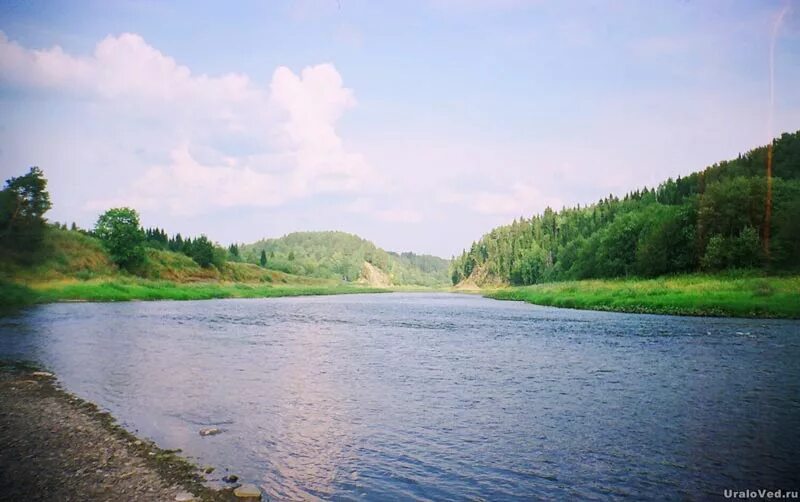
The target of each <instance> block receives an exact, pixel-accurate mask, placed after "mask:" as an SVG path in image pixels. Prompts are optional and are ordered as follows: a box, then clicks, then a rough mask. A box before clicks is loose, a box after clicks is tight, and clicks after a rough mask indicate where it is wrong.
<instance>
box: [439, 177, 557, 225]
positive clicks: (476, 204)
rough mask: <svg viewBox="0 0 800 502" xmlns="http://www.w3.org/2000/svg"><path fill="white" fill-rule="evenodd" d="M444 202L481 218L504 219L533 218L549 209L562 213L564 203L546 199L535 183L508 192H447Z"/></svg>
mask: <svg viewBox="0 0 800 502" xmlns="http://www.w3.org/2000/svg"><path fill="white" fill-rule="evenodd" d="M441 201H442V202H445V203H450V204H458V205H461V206H464V207H467V208H469V209H471V210H472V211H474V212H475V213H478V214H484V215H499V216H504V217H517V216H525V217H530V216H533V215H534V214H537V213H540V212H542V211H543V210H544V209H545V208H547V207H550V208H553V209H560V208H561V206H562V205H563V202H562V200H561V199H559V198H557V197H551V196H546V195H544V194H543V193H542V191H541V190H539V189H538V188H537V187H536V186H535V185H533V184H531V183H514V184H512V185H511V186H510V188H509V189H507V190H493V191H489V190H478V191H474V192H452V191H451V192H447V193H445V194H443V195H442V198H441Z"/></svg>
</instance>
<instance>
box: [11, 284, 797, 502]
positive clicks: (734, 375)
mask: <svg viewBox="0 0 800 502" xmlns="http://www.w3.org/2000/svg"><path fill="white" fill-rule="evenodd" d="M0 357H5V358H9V357H16V358H26V359H30V360H34V361H37V362H39V363H41V364H43V365H44V366H46V367H48V368H50V369H51V370H52V371H54V372H56V373H57V375H58V377H59V379H60V381H61V382H62V384H63V385H64V387H65V388H66V389H68V390H70V391H72V392H74V393H76V394H78V395H79V396H81V397H83V398H85V399H88V400H90V401H93V402H95V403H97V404H98V405H100V406H101V407H102V408H104V409H106V410H108V411H110V412H111V413H112V414H113V415H114V416H115V417H117V418H118V419H119V421H120V422H121V423H122V424H123V425H124V426H126V427H127V428H128V429H130V430H132V431H135V432H136V433H137V434H139V435H140V436H143V437H148V438H152V439H153V440H155V441H156V442H157V443H158V444H159V445H160V446H162V447H164V448H181V449H182V450H183V452H184V454H185V455H187V456H189V457H191V458H193V459H196V460H197V462H198V463H200V464H203V465H205V464H210V465H214V466H216V467H217V471H216V472H215V475H219V476H221V475H223V474H225V473H226V472H232V473H236V474H238V475H239V477H240V478H242V480H243V481H251V482H255V483H257V484H259V485H260V486H261V487H262V488H263V489H264V490H265V492H266V494H267V495H269V496H270V497H272V498H273V499H277V500H286V499H298V500H307V499H314V498H319V499H325V500H328V499H334V500H408V499H421V500H530V499H542V498H546V499H564V498H580V499H598V500H606V499H616V498H624V497H630V498H634V499H674V498H692V499H705V498H708V497H720V496H721V495H722V493H723V490H725V489H736V490H745V489H760V488H767V489H784V490H787V489H794V490H797V489H800V483H798V476H797V473H800V322H798V321H770V320H747V319H726V318H687V317H672V316H652V315H629V314H616V313H603V312H589V311H579V310H565V309H555V308H547V307H538V306H533V305H527V304H523V303H516V302H500V301H495V300H489V299H485V298H480V297H477V296H470V295H455V294H422V293H408V294H405V293H391V294H369V295H366V294H365V295H344V296H324V297H303V298H276V299H262V300H211V301H196V302H195V301H186V302H129V303H104V304H94V303H84V304H52V305H44V306H40V307H36V308H34V309H30V310H27V311H25V312H23V313H21V314H19V315H17V316H15V317H10V318H3V319H0ZM204 427H218V428H221V429H222V430H223V432H222V433H221V434H219V435H216V436H208V437H201V436H200V435H199V434H198V431H199V430H200V429H201V428H204Z"/></svg>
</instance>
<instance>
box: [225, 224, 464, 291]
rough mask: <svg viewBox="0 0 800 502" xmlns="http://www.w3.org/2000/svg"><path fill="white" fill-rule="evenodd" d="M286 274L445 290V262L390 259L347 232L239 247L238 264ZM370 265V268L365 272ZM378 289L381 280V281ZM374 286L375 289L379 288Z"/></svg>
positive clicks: (403, 256) (310, 234) (410, 256)
mask: <svg viewBox="0 0 800 502" xmlns="http://www.w3.org/2000/svg"><path fill="white" fill-rule="evenodd" d="M262 251H263V252H264V254H265V256H266V262H267V267H269V268H272V269H276V270H281V271H284V272H286V273H290V274H295V275H300V276H307V277H316V278H321V279H338V280H344V281H347V282H355V281H359V280H362V281H363V280H364V279H366V276H365V271H367V270H368V271H370V272H369V276H371V277H376V276H377V275H378V274H376V272H378V271H379V272H380V273H381V274H385V276H386V278H388V281H389V283H390V284H392V285H416V286H443V285H447V284H449V282H448V281H449V279H448V267H449V261H448V260H445V259H442V258H438V257H435V256H430V255H417V254H414V253H399V254H398V253H392V252H387V251H384V250H383V249H381V248H379V247H377V246H375V244H373V243H372V242H370V241H368V240H365V239H362V238H360V237H358V236H356V235H353V234H348V233H345V232H332V231H330V232H295V233H291V234H288V235H285V236H283V237H281V238H278V239H264V240H260V241H258V242H254V243H252V244H246V245H242V246H240V253H241V256H242V259H243V260H244V261H245V262H248V263H253V264H255V263H259V261H260V258H261V253H262ZM365 263H366V264H369V265H371V267H365V266H364V265H365ZM379 282H380V283H381V284H382V285H383V283H384V282H385V281H384V280H383V279H381V280H380V281H379ZM374 285H378V284H377V283H376V284H374Z"/></svg>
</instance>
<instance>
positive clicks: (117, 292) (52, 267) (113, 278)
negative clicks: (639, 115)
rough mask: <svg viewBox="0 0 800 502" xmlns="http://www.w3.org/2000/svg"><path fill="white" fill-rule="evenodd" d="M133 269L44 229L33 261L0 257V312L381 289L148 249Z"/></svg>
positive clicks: (74, 236)
mask: <svg viewBox="0 0 800 502" xmlns="http://www.w3.org/2000/svg"><path fill="white" fill-rule="evenodd" d="M136 272H137V275H136V276H134V275H130V274H127V273H125V272H121V271H120V270H118V269H117V268H116V266H115V265H114V264H113V263H112V262H111V260H110V259H109V258H108V255H107V254H106V252H105V251H104V250H103V248H102V246H101V245H100V243H99V242H98V241H97V240H96V239H94V238H92V237H89V236H86V235H83V234H81V233H79V232H71V231H65V230H61V229H56V228H49V229H48V233H47V235H46V239H45V242H44V245H43V248H42V251H41V253H40V255H39V256H38V257H37V259H36V264H35V265H32V266H24V265H20V264H18V263H17V262H15V261H13V260H11V259H0V310H1V309H2V308H3V307H19V306H24V305H30V304H34V303H41V302H53V301H65V300H66V301H78V300H85V301H124V300H167V299H171V300H200V299H209V298H255V297H274V296H297V295H319V294H342V293H365V292H377V291H382V290H379V289H374V288H372V289H371V288H366V287H360V286H356V285H347V284H341V283H340V282H339V281H331V280H322V279H313V278H308V277H299V276H294V275H291V274H286V273H284V272H279V271H276V270H269V269H262V268H261V267H258V266H256V265H252V264H247V263H227V264H226V265H225V266H224V267H223V268H222V270H217V269H216V268H202V267H200V266H198V265H197V263H195V262H194V261H193V260H192V259H191V258H189V257H187V256H185V255H183V254H179V253H173V252H169V251H159V250H153V249H149V250H148V251H147V260H146V263H145V264H144V265H143V266H142V267H141V268H140V269H139V270H137V271H136Z"/></svg>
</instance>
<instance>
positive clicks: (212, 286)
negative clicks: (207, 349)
mask: <svg viewBox="0 0 800 502" xmlns="http://www.w3.org/2000/svg"><path fill="white" fill-rule="evenodd" d="M384 291H387V290H386V289H381V288H370V287H366V286H359V285H347V284H326V283H322V282H320V283H317V284H259V283H235V282H218V281H213V282H212V281H208V282H187V283H179V282H173V281H154V280H148V279H140V278H136V277H127V278H126V277H121V278H102V279H91V280H86V281H80V280H72V279H65V280H57V281H46V282H38V283H30V284H27V285H20V284H15V283H10V282H4V283H0V301H1V302H2V304H3V305H6V306H25V305H32V304H36V303H50V302H59V301H93V302H112V301H130V300H208V299H212V298H270V297H278V296H307V295H334V294H351V293H379V292H384Z"/></svg>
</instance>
